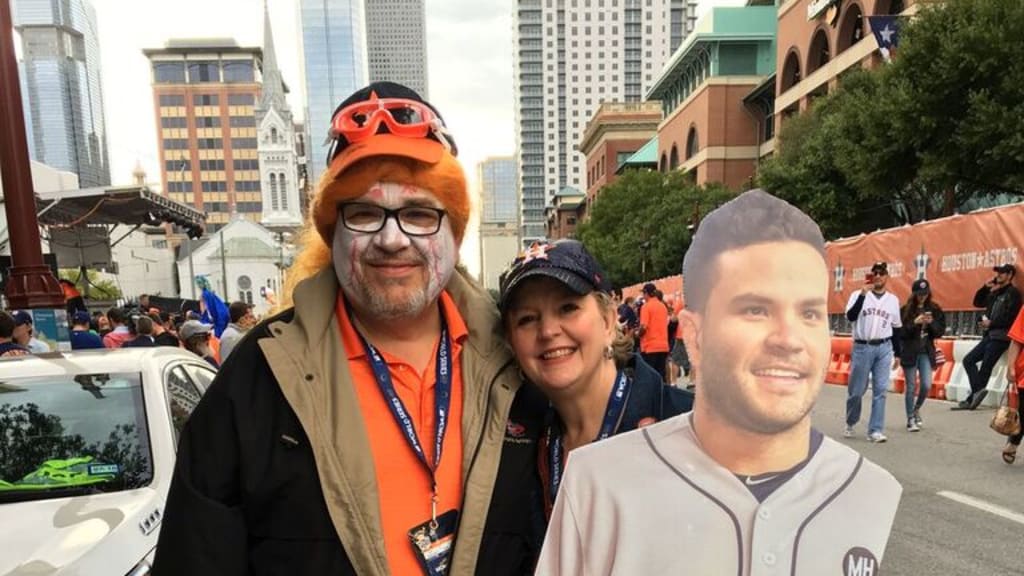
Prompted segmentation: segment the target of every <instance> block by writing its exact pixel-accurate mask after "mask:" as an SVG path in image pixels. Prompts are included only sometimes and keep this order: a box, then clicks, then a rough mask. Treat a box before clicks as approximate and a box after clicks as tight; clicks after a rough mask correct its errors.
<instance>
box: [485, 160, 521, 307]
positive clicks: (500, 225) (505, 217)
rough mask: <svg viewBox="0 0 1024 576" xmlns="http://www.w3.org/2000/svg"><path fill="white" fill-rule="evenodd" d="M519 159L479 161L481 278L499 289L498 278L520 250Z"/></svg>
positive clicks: (487, 286)
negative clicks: (517, 188)
mask: <svg viewBox="0 0 1024 576" xmlns="http://www.w3.org/2000/svg"><path fill="white" fill-rule="evenodd" d="M518 180H519V178H518V176H517V169H516V159H515V158H514V157H512V156H503V157H494V158H488V159H486V160H484V161H483V162H481V163H480V164H478V165H477V183H478V186H479V190H480V199H481V201H482V203H483V205H482V208H483V210H482V212H481V214H480V232H479V238H480V281H481V282H482V283H483V285H484V287H485V288H490V289H494V290H497V289H498V279H499V277H500V276H501V273H502V272H503V271H504V270H505V268H506V267H507V266H508V265H509V264H510V263H511V262H512V259H513V258H515V256H516V253H518V252H519V242H518V236H519V235H518V233H517V229H518V221H519V202H518V198H517V195H516V187H517V185H518Z"/></svg>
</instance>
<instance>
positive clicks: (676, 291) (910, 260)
mask: <svg viewBox="0 0 1024 576" xmlns="http://www.w3.org/2000/svg"><path fill="white" fill-rule="evenodd" d="M1021 247H1024V204H1013V205H1010V206H1003V207H1000V208H992V209H989V210H981V211H978V212H972V213H970V214H960V215H957V216H950V217H948V218H940V219H938V220H931V221H928V222H922V223H920V224H915V225H913V226H902V227H900V228H890V229H888V230H880V231H878V232H873V233H871V234H862V235H860V236H857V237H855V238H846V239H843V240H837V241H835V242H829V243H828V244H826V246H825V251H826V259H827V261H828V268H829V277H830V279H831V286H830V290H829V301H828V311H829V314H841V313H843V312H844V311H845V310H846V302H847V300H848V299H849V297H850V294H851V293H852V292H853V291H854V290H859V289H860V288H861V287H862V286H863V285H864V278H865V276H866V275H867V274H868V273H869V272H870V271H871V265H872V264H873V263H875V262H879V261H882V262H886V263H887V264H888V267H889V276H890V278H889V284H888V286H887V289H888V290H889V291H890V292H892V293H894V294H896V296H897V297H899V299H900V301H901V302H903V301H905V300H906V299H907V297H908V296H909V295H910V285H911V284H912V283H913V282H914V281H915V280H917V279H918V278H927V279H928V281H929V282H930V283H931V285H932V297H933V298H934V299H935V301H936V302H938V303H939V305H940V306H942V307H943V308H944V309H946V310H974V309H975V307H974V305H973V300H974V293H975V292H976V291H977V290H978V288H980V287H981V286H982V284H984V283H985V282H986V281H988V280H989V279H991V278H992V277H993V276H994V275H995V273H994V272H993V271H992V267H993V266H999V265H1002V264H1013V265H1015V266H1018V268H1020V265H1019V264H1018V251H1019V249H1020V248H1021ZM1018 272H1019V273H1024V269H1019V270H1018ZM653 282H654V284H655V285H656V286H657V287H658V289H659V290H661V291H662V292H664V293H665V295H666V296H671V297H674V298H681V297H682V290H683V278H682V276H681V275H677V276H669V277H666V278H660V279H658V280H653ZM1015 283H1016V284H1017V285H1018V287H1021V286H1024V284H1021V278H1018V279H1017V280H1015ZM642 286H643V284H635V285H633V286H629V287H628V288H623V293H624V294H625V295H626V296H637V295H639V293H640V288H641V287H642Z"/></svg>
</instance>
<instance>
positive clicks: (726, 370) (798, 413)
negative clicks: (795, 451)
mask: <svg viewBox="0 0 1024 576" xmlns="http://www.w3.org/2000/svg"><path fill="white" fill-rule="evenodd" d="M736 366H737V363H736V360H735V358H733V357H731V355H730V354H729V352H728V350H727V349H725V347H722V346H715V345H711V346H708V343H706V342H705V343H704V345H703V346H702V347H701V368H702V370H701V371H700V378H701V386H700V390H699V392H700V394H703V396H704V402H707V404H708V405H709V407H710V408H711V409H712V410H713V411H714V412H715V413H716V414H717V415H718V416H719V417H720V418H721V419H723V420H725V421H726V422H729V423H730V424H731V425H733V426H735V427H737V428H741V429H743V430H746V431H748V432H752V433H755V434H761V435H774V434H780V433H782V432H786V431H788V430H790V429H792V428H793V427H795V426H797V425H799V424H800V423H801V422H803V421H804V419H805V418H807V415H808V414H810V412H811V409H812V408H813V407H814V401H815V400H816V399H817V395H818V391H819V390H820V385H819V386H814V385H812V384H807V383H804V384H803V385H804V386H805V387H806V388H807V389H806V390H805V391H804V395H803V397H802V398H787V399H785V400H786V401H785V402H783V403H782V405H775V406H772V405H770V404H769V402H771V400H772V399H771V398H768V397H758V396H757V395H758V394H759V391H758V390H757V385H756V383H755V382H754V379H755V376H754V375H753V374H751V373H749V372H743V373H741V372H739V371H738V370H739V369H738V368H737V367H736ZM819 377H824V374H811V375H810V376H808V378H809V379H811V380H809V381H810V382H813V381H814V380H813V379H814V378H819ZM789 404H792V405H789Z"/></svg>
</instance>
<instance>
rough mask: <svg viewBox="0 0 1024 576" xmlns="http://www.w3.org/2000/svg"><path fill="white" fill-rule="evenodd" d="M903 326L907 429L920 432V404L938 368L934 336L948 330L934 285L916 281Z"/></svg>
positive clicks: (926, 394) (921, 422) (901, 363)
mask: <svg viewBox="0 0 1024 576" xmlns="http://www.w3.org/2000/svg"><path fill="white" fill-rule="evenodd" d="M901 315H902V320H903V328H902V331H901V334H900V340H901V341H902V345H903V351H902V352H901V353H900V365H902V366H903V374H904V375H905V376H906V382H907V386H906V390H905V391H904V399H905V401H906V408H907V430H908V431H909V432H917V431H919V430H920V429H921V425H922V424H923V423H924V421H923V420H921V414H920V411H921V406H922V405H924V401H925V399H926V398H928V391H929V390H931V387H932V372H933V371H934V370H935V366H936V363H935V339H936V338H941V337H942V335H943V334H945V333H946V315H945V314H944V313H943V312H942V308H941V307H940V306H939V305H938V304H937V303H936V302H935V301H933V300H932V290H931V285H930V284H929V283H928V281H927V280H925V279H923V278H922V279H921V280H918V281H916V282H914V284H913V293H912V294H911V295H910V298H909V299H908V300H907V303H906V304H905V305H904V306H903V309H902V310H901ZM915 376H917V377H918V378H919V379H920V382H921V386H920V390H919V391H918V393H917V397H916V400H915V396H914V391H915V389H917V386H916V384H917V382H916V381H915Z"/></svg>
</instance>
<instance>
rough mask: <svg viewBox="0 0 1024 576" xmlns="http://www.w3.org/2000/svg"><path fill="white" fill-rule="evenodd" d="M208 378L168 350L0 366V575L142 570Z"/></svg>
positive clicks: (83, 354) (20, 360)
mask: <svg viewBox="0 0 1024 576" xmlns="http://www.w3.org/2000/svg"><path fill="white" fill-rule="evenodd" d="M214 374H215V372H214V369H213V367H211V366H210V364H208V363H207V362H205V361H204V360H203V359H201V358H199V357H198V356H196V355H194V354H192V353H190V352H186V351H185V350H183V349H180V348H170V347H155V348H131V349H118V350H89V351H76V352H69V353H63V354H62V353H52V354H45V355H40V356H19V357H14V358H2V359H0V542H2V543H3V544H2V548H3V553H0V574H4V575H12V576H17V575H28V574H53V575H61V574H64V575H71V574H75V575H79V574H81V575H92V574H103V575H115V576H122V575H130V576H141V575H143V574H148V573H149V567H150V564H151V563H152V560H153V556H154V553H155V549H156V542H157V536H158V534H159V527H160V520H161V514H162V512H163V509H164V504H165V502H166V499H167V489H168V488H169V486H170V483H171V476H172V473H173V470H174V457H175V451H176V449H177V445H178V434H179V433H180V432H181V429H182V426H184V424H185V421H186V420H187V419H188V417H189V415H190V414H191V413H192V410H193V409H194V408H195V406H196V404H197V403H198V402H199V398H200V397H201V396H202V394H203V393H204V392H205V391H206V388H207V387H208V386H209V384H210V382H211V381H212V380H213V377H214Z"/></svg>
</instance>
